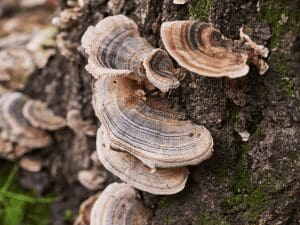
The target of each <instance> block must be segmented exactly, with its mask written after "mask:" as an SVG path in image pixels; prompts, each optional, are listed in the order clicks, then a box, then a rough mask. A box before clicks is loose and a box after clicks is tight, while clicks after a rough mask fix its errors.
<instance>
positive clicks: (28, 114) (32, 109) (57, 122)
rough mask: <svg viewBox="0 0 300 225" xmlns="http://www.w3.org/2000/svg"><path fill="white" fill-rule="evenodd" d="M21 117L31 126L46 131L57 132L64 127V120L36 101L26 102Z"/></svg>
mask: <svg viewBox="0 0 300 225" xmlns="http://www.w3.org/2000/svg"><path fill="white" fill-rule="evenodd" d="M23 115H24V117H25V118H26V119H27V120H28V121H29V122H30V123H31V124H32V125H33V126H35V127H39V128H42V129H46V130H58V129H60V128H62V127H64V126H65V125H66V121H65V119H64V118H62V117H60V116H56V115H54V113H53V112H52V111H51V110H50V109H49V108H48V107H47V106H46V104H45V103H43V102H41V101H37V100H28V101H26V103H25V105H24V107H23Z"/></svg>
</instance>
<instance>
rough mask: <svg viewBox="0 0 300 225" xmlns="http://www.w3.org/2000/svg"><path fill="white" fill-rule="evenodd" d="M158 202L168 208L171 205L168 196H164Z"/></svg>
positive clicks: (162, 206)
mask: <svg viewBox="0 0 300 225" xmlns="http://www.w3.org/2000/svg"><path fill="white" fill-rule="evenodd" d="M158 204H159V207H161V208H168V207H169V206H170V205H171V202H170V201H169V200H168V199H167V198H162V199H161V200H160V201H159V203H158Z"/></svg>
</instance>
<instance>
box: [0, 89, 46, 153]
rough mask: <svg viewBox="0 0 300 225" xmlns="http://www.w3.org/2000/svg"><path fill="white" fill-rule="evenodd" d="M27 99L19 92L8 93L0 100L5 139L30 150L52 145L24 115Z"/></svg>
mask: <svg viewBox="0 0 300 225" xmlns="http://www.w3.org/2000/svg"><path fill="white" fill-rule="evenodd" d="M26 101H27V98H26V97H25V96H24V95H22V94H21V93H18V92H12V93H6V94H3V95H1V98H0V128H1V135H2V137H3V138H6V139H9V140H10V141H12V142H16V143H18V144H19V145H21V146H26V147H28V148H40V147H45V146H47V145H49V144H50V143H51V138H50V136H49V135H48V134H47V133H46V132H45V131H43V130H40V129H38V128H35V127H33V126H31V124H30V123H29V121H28V120H27V119H26V118H25V117H24V115H23V107H24V104H25V103H26Z"/></svg>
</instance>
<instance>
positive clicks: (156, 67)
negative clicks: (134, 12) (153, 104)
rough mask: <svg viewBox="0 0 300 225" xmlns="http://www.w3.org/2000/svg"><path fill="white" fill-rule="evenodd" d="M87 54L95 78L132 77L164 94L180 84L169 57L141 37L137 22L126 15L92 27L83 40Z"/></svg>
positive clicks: (105, 20) (89, 69)
mask: <svg viewBox="0 0 300 225" xmlns="http://www.w3.org/2000/svg"><path fill="white" fill-rule="evenodd" d="M82 46H83V48H84V49H85V52H86V53H87V54H88V56H89V57H88V65H87V66H86V69H87V70H88V71H89V72H90V73H91V74H92V75H93V76H94V77H95V78H96V79H98V78H100V77H102V76H109V75H121V76H124V75H129V74H130V75H132V76H133V78H134V79H142V80H143V79H145V78H146V77H147V78H148V79H149V81H150V82H151V83H152V84H153V85H154V86H155V87H157V88H159V89H160V90H161V91H163V92H166V91H168V90H169V89H173V88H177V87H178V86H179V81H178V80H177V78H176V77H175V76H174V74H173V71H175V69H174V67H173V64H172V61H171V59H170V58H169V56H168V54H167V53H166V52H164V51H163V50H160V49H154V48H153V47H152V46H151V45H150V44H149V43H148V42H147V41H146V40H145V39H144V38H142V37H140V34H139V31H138V27H137V25H136V23H135V22H134V21H133V20H131V19H129V18H127V17H126V16H123V15H117V16H110V17H106V18H105V19H103V20H101V21H99V22H98V23H97V25H96V26H94V27H93V26H90V27H89V28H88V29H87V31H86V32H85V34H84V35H83V37H82Z"/></svg>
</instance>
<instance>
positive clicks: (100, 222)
mask: <svg viewBox="0 0 300 225" xmlns="http://www.w3.org/2000/svg"><path fill="white" fill-rule="evenodd" d="M150 216H151V213H150V211H149V210H148V209H146V208H145V207H144V206H143V204H142V202H141V200H140V198H139V195H138V193H137V192H136V191H135V190H134V189H133V188H132V187H130V186H129V185H127V184H124V183H112V184H110V185H108V186H107V187H106V188H105V190H104V191H103V192H102V193H101V195H100V196H99V198H98V199H97V200H96V202H95V204H94V205H93V207H92V211H91V225H133V224H134V225H146V224H147V222H148V220H149V218H150Z"/></svg>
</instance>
